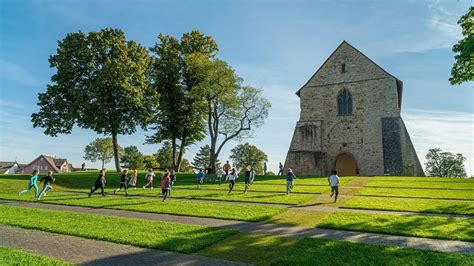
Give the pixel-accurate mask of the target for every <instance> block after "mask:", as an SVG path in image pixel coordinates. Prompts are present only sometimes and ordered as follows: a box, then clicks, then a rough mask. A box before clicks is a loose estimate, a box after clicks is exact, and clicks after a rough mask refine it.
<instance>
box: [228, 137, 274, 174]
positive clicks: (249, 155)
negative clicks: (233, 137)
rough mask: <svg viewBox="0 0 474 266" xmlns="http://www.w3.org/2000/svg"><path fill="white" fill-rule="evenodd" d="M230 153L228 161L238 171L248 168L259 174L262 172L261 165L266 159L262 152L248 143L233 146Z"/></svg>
mask: <svg viewBox="0 0 474 266" xmlns="http://www.w3.org/2000/svg"><path fill="white" fill-rule="evenodd" d="M230 153H231V155H230V159H231V160H232V162H233V163H234V166H235V167H236V168H238V169H244V168H245V167H247V166H250V167H253V169H254V170H255V171H256V172H257V173H260V172H262V171H263V163H264V162H267V161H268V157H267V155H266V154H265V153H264V152H263V151H261V150H260V149H258V148H257V147H255V146H254V145H250V144H249V143H248V142H247V143H245V144H239V145H237V146H235V147H234V148H233V149H232V150H231V151H230Z"/></svg>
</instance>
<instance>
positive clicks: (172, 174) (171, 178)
mask: <svg viewBox="0 0 474 266" xmlns="http://www.w3.org/2000/svg"><path fill="white" fill-rule="evenodd" d="M174 181H176V172H175V171H174V170H171V173H170V189H169V191H168V195H170V196H171V190H173V185H174Z"/></svg>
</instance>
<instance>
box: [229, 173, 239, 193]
mask: <svg viewBox="0 0 474 266" xmlns="http://www.w3.org/2000/svg"><path fill="white" fill-rule="evenodd" d="M227 178H229V193H230V192H232V189H234V185H235V179H237V178H239V176H238V175H237V173H236V172H235V168H232V171H230V173H229V175H228V176H227Z"/></svg>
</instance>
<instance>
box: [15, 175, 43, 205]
mask: <svg viewBox="0 0 474 266" xmlns="http://www.w3.org/2000/svg"><path fill="white" fill-rule="evenodd" d="M38 173H39V171H38V169H36V170H34V171H33V173H32V174H31V177H30V181H29V182H28V188H26V189H24V190H22V191H20V192H18V196H21V194H23V193H25V192H28V191H30V190H31V189H32V188H34V189H35V199H38V183H37V181H38Z"/></svg>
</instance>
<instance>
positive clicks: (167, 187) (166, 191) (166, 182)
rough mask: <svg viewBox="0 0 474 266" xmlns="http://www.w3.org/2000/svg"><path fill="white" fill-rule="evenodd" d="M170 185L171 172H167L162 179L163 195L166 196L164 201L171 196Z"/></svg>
mask: <svg viewBox="0 0 474 266" xmlns="http://www.w3.org/2000/svg"><path fill="white" fill-rule="evenodd" d="M170 184H171V179H170V172H168V170H166V173H164V174H163V176H162V177H161V193H162V194H163V195H164V196H163V200H162V201H165V200H166V197H167V196H168V194H169V191H170Z"/></svg>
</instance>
